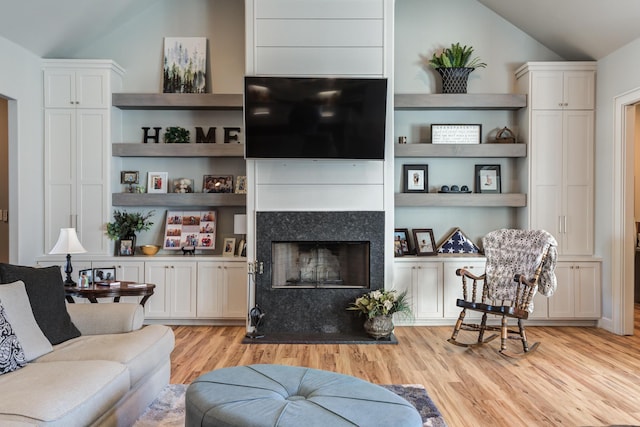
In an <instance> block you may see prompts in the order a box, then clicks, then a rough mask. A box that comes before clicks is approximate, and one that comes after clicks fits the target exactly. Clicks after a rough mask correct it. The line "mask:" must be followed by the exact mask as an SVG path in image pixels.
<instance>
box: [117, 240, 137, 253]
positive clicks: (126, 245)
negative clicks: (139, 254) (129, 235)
mask: <svg viewBox="0 0 640 427" xmlns="http://www.w3.org/2000/svg"><path fill="white" fill-rule="evenodd" d="M134 245H135V244H134V239H130V240H129V239H120V253H119V254H118V255H120V256H133V255H134V253H135V247H134Z"/></svg>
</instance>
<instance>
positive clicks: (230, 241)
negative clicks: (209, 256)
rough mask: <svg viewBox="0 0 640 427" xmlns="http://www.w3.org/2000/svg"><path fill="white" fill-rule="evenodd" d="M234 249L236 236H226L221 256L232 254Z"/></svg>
mask: <svg viewBox="0 0 640 427" xmlns="http://www.w3.org/2000/svg"><path fill="white" fill-rule="evenodd" d="M235 251H236V238H235V237H227V238H225V239H224V244H223V249H222V256H233V255H234V254H235Z"/></svg>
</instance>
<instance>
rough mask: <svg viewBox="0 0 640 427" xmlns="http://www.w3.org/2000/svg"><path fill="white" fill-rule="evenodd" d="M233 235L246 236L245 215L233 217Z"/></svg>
mask: <svg viewBox="0 0 640 427" xmlns="http://www.w3.org/2000/svg"><path fill="white" fill-rule="evenodd" d="M233 234H247V215H245V214H236V215H234V216H233Z"/></svg>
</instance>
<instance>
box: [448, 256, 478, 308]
mask: <svg viewBox="0 0 640 427" xmlns="http://www.w3.org/2000/svg"><path fill="white" fill-rule="evenodd" d="M485 265H486V262H484V261H464V262H462V261H459V262H445V263H444V270H443V273H444V317H450V318H457V317H458V316H459V315H460V311H461V310H462V309H461V308H460V307H458V306H457V305H456V301H457V300H458V299H462V298H463V292H462V278H461V277H458V276H456V270H458V269H459V268H464V269H466V270H469V272H471V273H472V274H475V275H476V276H481V275H482V274H484V269H485ZM478 285H479V286H478V287H477V289H476V301H480V299H481V297H482V286H481V283H478ZM472 287H473V281H472V280H469V279H467V297H468V298H471V292H472V290H473V289H472ZM480 317H482V313H480V312H477V311H473V310H468V311H467V313H466V317H465V318H467V319H469V318H472V319H473V318H480Z"/></svg>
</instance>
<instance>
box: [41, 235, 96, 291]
mask: <svg viewBox="0 0 640 427" xmlns="http://www.w3.org/2000/svg"><path fill="white" fill-rule="evenodd" d="M85 252H87V250H86V249H85V248H83V247H82V244H81V243H80V240H78V235H77V234H76V229H75V228H61V229H60V236H58V241H57V242H56V244H55V246H54V247H53V249H51V251H50V252H49V254H50V255H56V254H67V264H66V265H65V267H64V272H65V273H67V279H66V280H65V281H64V285H65V286H75V284H76V282H74V281H73V279H71V273H72V272H73V267H72V266H71V254H82V253H85Z"/></svg>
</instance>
